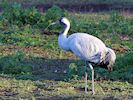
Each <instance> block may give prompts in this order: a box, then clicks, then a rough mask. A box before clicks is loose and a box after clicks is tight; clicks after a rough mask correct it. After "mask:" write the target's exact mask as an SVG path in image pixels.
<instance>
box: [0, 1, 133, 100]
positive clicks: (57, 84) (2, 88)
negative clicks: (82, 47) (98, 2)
mask: <svg viewBox="0 0 133 100" xmlns="http://www.w3.org/2000/svg"><path fill="white" fill-rule="evenodd" d="M105 1H108V0H105ZM20 2H23V0H22V1H20ZM25 2H27V0H26V1H25ZM47 2H48V1H47ZM49 2H50V1H49ZM3 7H4V10H3V12H2V14H1V15H0V46H1V47H0V80H1V81H0V99H20V100H21V98H22V99H31V100H35V99H66V100H71V99H75V100H77V99H81V98H83V99H88V98H90V100H91V99H96V100H97V99H100V100H103V99H104V100H108V99H112V100H113V99H114V100H115V99H129V100H130V99H132V97H133V95H132V94H133V88H132V86H133V85H132V83H133V75H132V73H133V68H132V67H133V52H132V50H133V22H132V21H133V18H132V17H131V16H125V15H124V14H122V13H119V12H114V11H113V12H110V13H91V14H81V13H80V14H78V13H69V12H67V11H64V10H62V9H61V8H59V7H58V6H53V7H52V8H50V9H48V10H47V11H46V13H41V12H39V11H38V10H37V9H36V8H32V7H31V8H27V9H25V8H23V7H22V6H21V5H20V4H17V3H14V4H12V5H10V4H8V3H4V5H3ZM9 8H10V9H9ZM62 16H66V17H68V18H69V20H70V21H71V29H70V31H69V33H70V34H71V33H73V32H87V33H89V34H92V35H95V36H97V37H99V38H100V39H102V40H103V41H104V42H105V44H106V45H107V46H109V47H111V48H113V49H114V50H115V51H116V53H117V60H116V63H115V65H114V71H113V72H111V73H109V72H108V71H107V70H105V69H102V68H98V67H97V66H95V90H96V95H95V96H91V92H90V91H89V92H88V94H84V92H83V88H84V80H83V79H84V67H82V66H84V62H82V61H80V60H79V59H78V58H77V57H75V56H74V55H73V54H72V53H71V52H65V51H62V50H61V49H60V48H59V47H58V44H57V43H58V42H57V40H58V39H57V38H58V36H57V35H58V34H57V32H59V31H60V29H61V27H60V26H51V27H50V28H49V29H47V30H45V28H46V27H47V26H48V24H50V23H51V22H53V21H56V20H58V19H60V18H61V17H62ZM56 34H57V35H56ZM88 71H89V79H90V78H91V77H90V69H89V68H88ZM88 86H89V89H90V87H91V82H90V81H88Z"/></svg>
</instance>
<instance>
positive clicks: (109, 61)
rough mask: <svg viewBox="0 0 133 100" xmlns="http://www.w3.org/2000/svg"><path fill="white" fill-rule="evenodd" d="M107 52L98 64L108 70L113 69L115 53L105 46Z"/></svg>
mask: <svg viewBox="0 0 133 100" xmlns="http://www.w3.org/2000/svg"><path fill="white" fill-rule="evenodd" d="M107 49H108V52H107V53H106V55H105V58H104V60H103V61H102V62H101V63H100V65H101V66H102V67H104V68H107V69H108V70H109V71H112V70H113V64H114V63H115V60H116V54H115V52H114V51H113V50H112V49H110V48H107Z"/></svg>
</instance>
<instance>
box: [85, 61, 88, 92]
mask: <svg viewBox="0 0 133 100" xmlns="http://www.w3.org/2000/svg"><path fill="white" fill-rule="evenodd" d="M87 77H88V74H87V62H86V61H85V93H87Z"/></svg>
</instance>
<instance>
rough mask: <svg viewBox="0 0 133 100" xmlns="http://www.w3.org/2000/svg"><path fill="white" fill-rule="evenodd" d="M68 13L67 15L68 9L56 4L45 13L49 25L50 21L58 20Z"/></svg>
mask: <svg viewBox="0 0 133 100" xmlns="http://www.w3.org/2000/svg"><path fill="white" fill-rule="evenodd" d="M66 15H67V12H66V11H64V10H63V9H61V8H60V7H58V6H56V5H54V6H52V7H51V8H49V9H48V10H47V12H46V14H45V22H46V23H47V24H48V25H49V24H50V23H52V22H54V21H57V20H59V19H60V18H62V17H65V16H66Z"/></svg>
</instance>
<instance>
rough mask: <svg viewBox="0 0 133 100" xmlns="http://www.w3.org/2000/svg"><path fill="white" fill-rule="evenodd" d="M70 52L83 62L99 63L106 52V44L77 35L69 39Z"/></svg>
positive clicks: (92, 38) (86, 36) (83, 35)
mask: <svg viewBox="0 0 133 100" xmlns="http://www.w3.org/2000/svg"><path fill="white" fill-rule="evenodd" d="M68 41H69V42H68V43H69V44H68V45H69V47H70V50H71V51H72V52H73V53H74V54H75V55H77V56H78V57H80V58H81V59H83V60H86V61H90V62H94V63H99V62H100V61H101V59H102V57H103V55H104V54H105V53H104V52H106V50H107V49H106V46H105V44H104V43H103V42H102V41H101V40H100V39H98V38H96V37H94V36H92V35H88V34H83V33H76V34H73V35H71V36H70V37H69V38H68Z"/></svg>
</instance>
